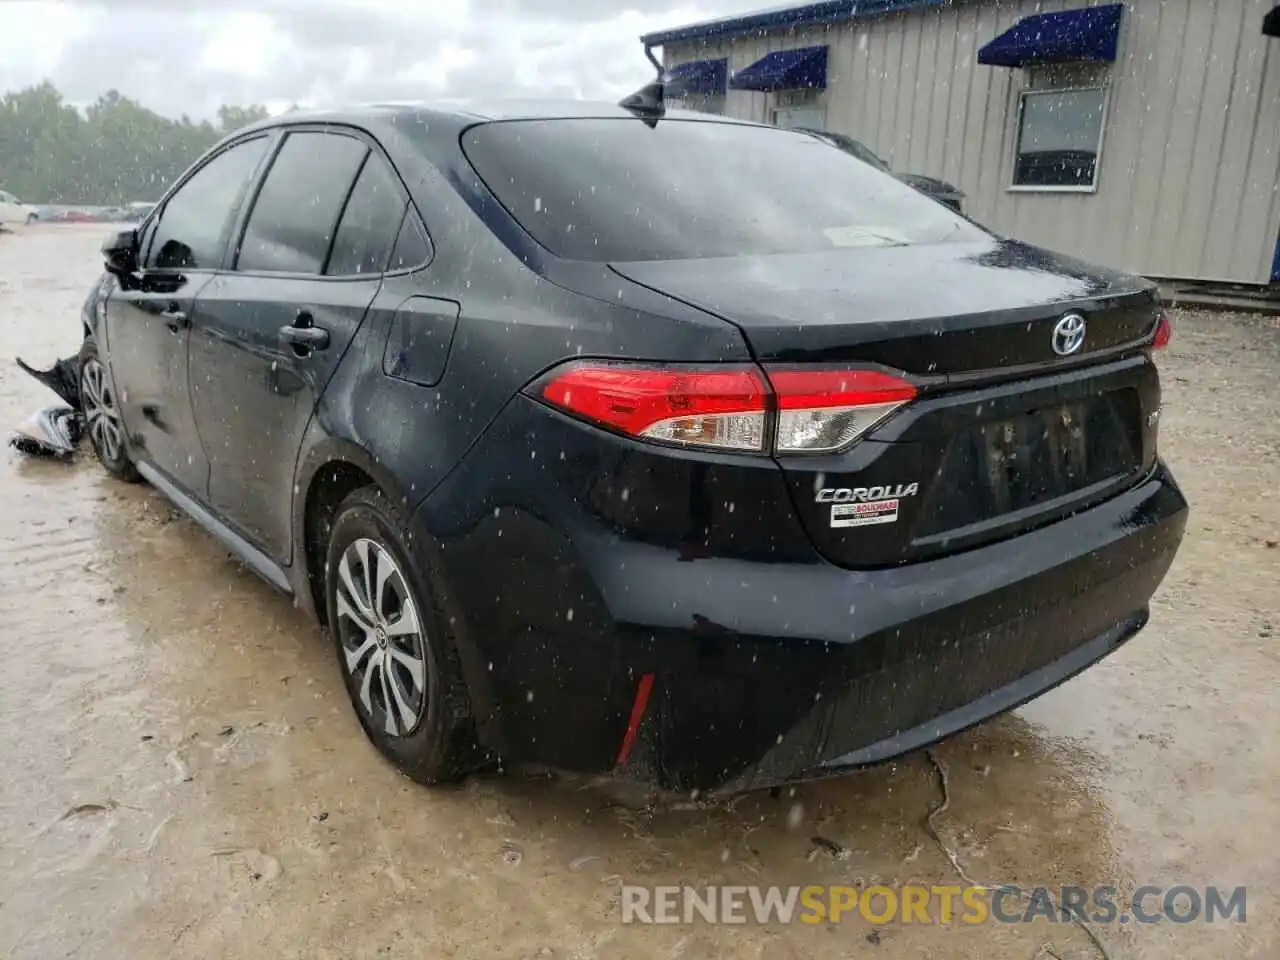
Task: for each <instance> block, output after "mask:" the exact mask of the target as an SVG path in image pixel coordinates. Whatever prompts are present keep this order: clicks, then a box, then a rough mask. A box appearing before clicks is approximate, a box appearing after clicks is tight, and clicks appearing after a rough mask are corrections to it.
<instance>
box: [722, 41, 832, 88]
mask: <svg viewBox="0 0 1280 960" xmlns="http://www.w3.org/2000/svg"><path fill="white" fill-rule="evenodd" d="M826 85H827V48H826V47H825V46H821V47H800V48H799V49H795V50H775V51H774V52H773V53H767V54H765V55H764V56H763V57H761V58H760V59H759V60H757V61H756V62H755V63H753V64H751V66H749V67H743V68H742V69H741V70H735V71H734V72H733V75H732V76H731V77H729V88H730V89H731V90H756V91H760V92H767V91H769V90H821V89H823V88H824V87H826Z"/></svg>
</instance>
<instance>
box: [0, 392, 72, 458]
mask: <svg viewBox="0 0 1280 960" xmlns="http://www.w3.org/2000/svg"><path fill="white" fill-rule="evenodd" d="M83 434H84V418H83V417H82V416H81V415H80V413H79V412H78V411H75V410H72V409H71V408H70V407H64V406H61V405H59V406H53V407H45V408H44V409H43V410H37V411H36V412H35V413H33V414H32V415H31V416H29V417H28V418H27V419H26V420H24V421H22V423H20V424H18V426H17V427H16V428H15V429H14V431H13V433H12V434H11V435H10V437H9V446H11V447H13V448H14V449H15V450H20V451H22V452H23V453H28V454H31V455H32V456H37V457H58V458H61V459H67V458H69V457H71V455H72V454H74V453H75V452H76V447H77V446H78V445H79V443H80V437H81V436H83Z"/></svg>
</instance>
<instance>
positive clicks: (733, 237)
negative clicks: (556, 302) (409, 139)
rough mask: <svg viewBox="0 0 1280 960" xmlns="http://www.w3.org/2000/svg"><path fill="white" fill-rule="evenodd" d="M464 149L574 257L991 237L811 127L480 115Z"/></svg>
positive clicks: (551, 241) (525, 215)
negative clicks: (487, 119) (486, 118)
mask: <svg viewBox="0 0 1280 960" xmlns="http://www.w3.org/2000/svg"><path fill="white" fill-rule="evenodd" d="M462 146H463V149H464V150H465V151H466V154H467V157H468V159H469V160H470V162H471V164H472V165H473V166H474V167H475V169H476V172H477V173H478V174H479V175H480V177H481V179H482V180H483V181H484V182H485V183H486V184H487V185H488V187H489V189H490V190H491V191H493V193H494V194H495V195H496V196H497V198H498V200H499V201H500V202H501V203H502V204H503V206H504V207H506V209H507V210H508V211H510V213H511V215H512V216H513V217H514V218H515V219H516V220H517V221H518V222H519V223H520V224H521V225H522V226H523V227H524V228H525V230H526V231H528V233H529V234H531V235H532V236H533V238H534V239H535V240H537V241H538V242H539V243H540V244H542V245H543V246H544V247H546V248H547V249H548V250H550V251H551V252H552V253H554V254H556V255H557V256H560V257H564V258H566V259H570V260H595V261H608V260H618V261H625V260H687V259H695V258H700V257H733V256H762V255H768V254H784V253H810V252H818V251H826V250H833V249H837V248H841V247H866V246H878V247H883V246H907V245H914V244H925V243H944V242H949V241H963V240H970V241H972V240H982V239H986V238H987V236H988V235H987V234H986V233H985V232H984V231H982V230H981V228H979V227H977V226H975V225H974V224H972V223H970V222H969V221H967V220H965V219H963V218H961V217H958V216H956V215H955V214H954V213H953V212H951V211H948V210H946V209H945V208H944V207H942V206H941V205H940V204H938V203H935V202H934V201H933V200H931V199H929V198H928V197H926V196H924V195H923V194H921V193H919V192H918V191H916V190H914V189H912V188H911V187H909V186H907V185H906V184H904V183H902V182H900V181H899V180H897V179H895V178H894V177H892V176H890V175H889V174H886V173H884V172H883V171H880V170H877V169H875V168H874V167H872V166H871V165H870V164H867V163H864V162H863V161H861V160H859V159H857V158H856V157H853V156H851V155H850V154H848V153H846V152H844V151H843V150H837V149H833V148H832V147H831V146H830V144H827V143H824V142H822V141H820V140H818V139H817V138H816V137H813V136H811V135H809V134H807V133H799V132H794V131H790V130H779V129H776V128H772V127H763V126H754V125H747V124H737V123H723V122H719V121H700V120H671V119H668V120H663V121H660V122H659V123H658V124H657V126H655V127H653V128H650V127H648V126H646V125H645V124H643V123H641V122H639V121H638V120H632V119H626V118H618V119H563V120H518V121H500V122H496V123H484V124H479V125H477V126H474V127H472V128H470V129H469V130H468V131H467V132H466V133H465V134H463V137H462Z"/></svg>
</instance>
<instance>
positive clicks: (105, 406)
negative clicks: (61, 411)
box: [77, 337, 142, 483]
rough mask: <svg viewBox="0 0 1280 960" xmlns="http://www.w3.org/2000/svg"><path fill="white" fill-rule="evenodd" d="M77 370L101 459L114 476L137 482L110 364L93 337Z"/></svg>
mask: <svg viewBox="0 0 1280 960" xmlns="http://www.w3.org/2000/svg"><path fill="white" fill-rule="evenodd" d="M78 370H79V372H78V374H77V376H78V380H79V388H80V407H81V409H82V410H83V411H84V416H85V427H86V430H87V432H88V434H89V442H90V443H92V444H93V452H94V453H96V454H97V455H98V462H99V463H101V464H102V466H103V467H104V468H105V469H106V471H107V473H109V474H111V475H112V476H113V477H116V478H117V479H119V480H123V481H125V482H126V483H137V482H138V481H140V480H141V479H142V477H141V475H139V473H138V470H137V468H136V467H135V466H134V465H133V461H132V460H130V459H129V453H128V451H127V450H126V449H125V446H126V444H125V431H124V422H123V421H122V420H121V419H120V408H119V405H118V404H117V403H116V399H115V387H114V385H113V384H112V382H111V374H110V372H109V371H108V370H107V365H106V364H105V363H103V362H102V360H101V359H100V358H99V357H98V344H97V342H96V341H95V340H94V339H93V337H85V338H84V343H83V344H82V345H81V347H80V362H79V365H78ZM113 438H114V441H113Z"/></svg>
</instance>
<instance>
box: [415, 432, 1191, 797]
mask: <svg viewBox="0 0 1280 960" xmlns="http://www.w3.org/2000/svg"><path fill="white" fill-rule="evenodd" d="M564 430H565V433H564V434H563V435H562V436H559V437H558V438H557V440H556V442H554V443H551V444H548V443H547V442H546V441H547V437H546V436H545V435H543V436H541V437H538V436H532V435H529V434H527V433H523V430H522V428H521V427H520V425H519V424H518V423H517V424H516V429H514V430H513V431H511V433H510V435H509V436H508V437H507V438H506V439H505V441H503V442H505V443H506V444H507V446H506V456H505V457H504V458H503V463H504V464H507V465H510V464H512V463H515V464H519V463H521V461H522V457H521V456H520V446H519V445H520V444H521V443H524V442H527V443H528V444H529V445H530V450H531V452H535V451H539V450H541V451H544V452H545V451H547V450H556V449H557V448H558V449H561V450H564V451H566V453H565V454H562V457H561V462H566V461H567V462H568V463H569V464H572V463H573V460H574V457H573V454H574V449H573V446H572V444H573V442H574V440H573V437H574V436H575V433H576V432H580V431H581V430H582V428H581V427H579V426H576V425H573V426H565V427H564ZM513 447H514V449H513ZM530 463H531V464H532V465H533V466H531V467H529V468H528V472H527V473H521V472H516V473H514V474H511V475H508V477H507V482H509V483H510V484H511V487H510V488H508V489H507V490H506V491H503V490H502V489H498V490H496V491H495V492H494V493H493V494H491V496H492V497H493V498H495V500H496V502H497V503H501V504H503V505H501V506H492V507H490V506H489V505H488V504H484V505H482V506H481V507H480V508H479V509H481V510H483V511H484V518H483V520H477V519H474V518H473V519H468V518H467V517H466V516H465V514H466V513H467V512H469V511H468V510H465V509H463V506H462V505H463V504H464V503H469V501H470V500H472V499H474V491H475V490H476V489H478V488H479V489H485V488H486V487H487V486H488V485H489V484H490V480H489V479H488V478H482V477H479V476H475V475H469V471H470V470H471V469H473V468H474V464H472V465H471V466H470V467H465V466H464V469H462V470H460V471H458V472H457V473H456V474H455V475H454V476H453V477H451V478H450V482H449V483H447V484H446V485H445V489H442V490H440V491H437V493H436V494H434V495H433V496H432V498H430V499H429V501H428V502H427V504H426V505H424V510H425V512H423V511H420V514H421V517H420V519H421V522H422V523H423V524H424V527H425V528H427V529H429V530H430V531H431V537H432V538H433V539H434V540H435V541H436V542H440V543H442V557H441V559H442V561H443V562H444V565H445V567H446V568H447V571H448V579H449V582H450V584H451V589H450V595H451V597H452V602H454V603H456V607H455V610H456V616H457V617H458V619H459V622H460V624H461V622H463V621H465V627H460V631H459V645H460V647H462V648H463V654H464V666H465V667H466V669H467V674H468V682H469V684H470V686H471V692H472V698H473V701H475V703H476V707H477V712H478V714H479V716H478V719H479V721H480V728H481V732H482V738H483V739H484V741H485V742H486V744H487V745H489V746H490V747H491V748H493V749H494V750H496V751H498V752H500V753H502V754H504V755H505V756H507V757H508V758H509V759H512V760H524V761H530V762H536V763H541V764H547V765H550V766H557V767H564V768H570V769H575V770H582V771H597V772H606V771H610V770H612V771H613V772H615V773H617V774H619V775H621V776H625V777H628V778H635V779H640V780H646V781H651V782H654V783H657V784H658V785H660V786H662V787H665V788H668V789H678V790H699V791H712V790H719V789H726V790H741V789H751V788H757V787H762V786H767V785H773V784H777V783H781V782H787V781H793V780H800V779H810V778H816V777H822V776H828V775H831V774H834V773H838V772H840V771H843V770H847V769H850V768H853V767H858V766H861V765H864V764H869V763H874V762H878V761H882V760H885V759H888V758H890V757H893V756H897V755H899V754H901V753H903V752H905V751H909V750H912V749H916V748H919V747H921V746H923V745H925V744H928V743H931V742H933V741H936V740H937V739H939V738H941V737H945V736H947V735H949V734H951V733H954V732H956V731H958V730H960V729H963V728H965V727H967V726H970V725H972V724H974V723H977V722H979V721H981V720H983V719H985V718H987V717H989V716H992V715H994V714H996V713H999V712H1002V711H1004V710H1008V709H1010V708H1012V707H1014V706H1017V705H1018V704H1020V703H1022V702H1025V701H1026V700H1028V699H1031V698H1032V697H1035V696H1036V695H1038V694H1040V693H1042V692H1044V691H1045V690H1048V689H1050V688H1051V687H1053V686H1055V685H1057V684H1059V683H1061V682H1062V681H1064V680H1066V679H1068V678H1069V677H1071V676H1073V675H1074V674H1076V673H1078V672H1079V671H1081V670H1083V669H1084V668H1085V667H1087V666H1089V665H1090V664H1091V663H1093V662H1095V661H1097V660H1098V659H1100V658H1102V657H1104V656H1106V655H1107V654H1108V653H1110V652H1111V651H1112V650H1114V649H1116V648H1117V647H1118V646H1119V645H1120V644H1122V643H1123V642H1124V641H1126V640H1127V639H1129V638H1130V637H1131V636H1133V635H1134V634H1135V633H1136V632H1137V631H1138V630H1140V629H1141V627H1142V626H1143V625H1144V624H1145V622H1146V619H1147V605H1148V601H1149V600H1150V598H1151V596H1152V594H1153V593H1154V592H1155V590H1156V588H1157V587H1158V586H1159V584H1160V582H1161V580H1162V579H1163V578H1164V576H1165V573H1166V572H1167V570H1168V569H1169V566H1170V564H1171V563H1172V561H1173V558H1174V554H1175V553H1176V551H1177V548H1178V545H1179V544H1180V542H1181V540H1182V536H1183V531H1184V528H1185V524H1186V515H1187V504H1186V501H1185V499H1184V498H1183V496H1182V494H1181V492H1180V491H1179V490H1178V488H1177V486H1176V484H1175V482H1174V481H1173V479H1172V477H1171V476H1170V474H1169V473H1168V471H1167V470H1166V469H1165V467H1164V466H1163V465H1162V464H1161V465H1158V466H1157V468H1156V470H1155V471H1154V472H1153V473H1152V474H1151V475H1149V476H1148V477H1147V479H1145V480H1144V481H1143V482H1142V483H1140V484H1138V485H1136V486H1134V487H1133V488H1131V489H1129V490H1127V491H1125V492H1124V493H1122V494H1120V495H1118V496H1116V497H1114V498H1113V499H1111V500H1108V501H1106V502H1104V503H1102V504H1099V505H1097V506H1095V507H1092V508H1091V509H1088V510H1085V511H1082V512H1080V513H1078V514H1076V515H1074V516H1072V517H1069V518H1067V519H1064V520H1060V521H1058V522H1056V523H1053V524H1050V525H1047V526H1044V527H1041V528H1039V529H1036V530H1033V531H1031V532H1028V533H1024V534H1022V535H1020V536H1017V537H1015V538H1012V539H1009V540H1005V541H1002V542H999V543H994V544H990V545H988V546H984V547H981V548H977V549H972V550H968V551H965V552H963V553H959V554H955V555H952V556H947V557H943V558H940V559H936V560H930V561H926V562H919V563H914V564H909V565H906V566H901V567H897V568H891V569H882V570H873V571H851V570H846V569H843V568H840V567H837V566H834V565H832V564H829V563H826V562H825V561H822V560H821V559H819V558H818V557H817V556H816V554H812V553H810V554H808V555H807V557H805V556H802V555H800V554H799V553H797V552H796V551H795V550H791V551H790V552H791V555H790V556H789V558H788V559H787V560H786V561H785V562H766V561H764V560H762V559H760V558H759V557H751V556H743V557H739V558H733V557H725V556H719V555H717V556H704V555H700V554H699V553H698V552H697V551H696V550H695V551H685V550H679V549H673V548H672V546H671V545H670V544H667V543H663V542H651V541H650V542H645V541H643V540H640V539H637V538H636V537H634V536H631V535H628V534H627V533H626V532H625V531H624V532H619V530H618V528H617V526H616V524H615V525H609V524H604V523H601V522H600V518H599V516H598V515H591V516H588V515H587V512H584V501H587V502H589V501H590V499H591V497H590V495H589V494H584V493H583V491H582V489H581V488H580V487H578V486H577V483H576V480H575V478H574V476H573V474H572V469H571V467H570V468H567V469H568V472H567V473H563V474H562V473H557V474H556V475H557V477H558V483H557V484H556V486H555V490H557V491H559V493H558V494H557V493H554V492H550V491H548V490H539V492H538V493H537V496H536V499H537V500H539V501H540V502H539V503H537V504H536V505H534V504H530V503H526V504H524V505H521V504H520V503H518V502H513V501H517V500H519V499H520V496H517V495H516V494H515V492H514V491H516V490H519V491H523V492H524V493H526V494H527V492H528V491H529V490H530V489H532V488H537V487H538V484H537V481H536V480H535V478H534V473H533V471H535V470H537V469H539V468H541V467H542V464H538V463H537V458H536V457H530ZM593 463H594V462H593ZM595 469H596V467H595V466H594V465H592V466H591V467H590V470H595ZM779 473H780V472H779ZM763 479H764V478H763V475H762V477H761V478H759V480H758V481H757V482H756V484H755V489H760V488H761V483H762V482H763ZM701 482H704V483H705V482H708V481H707V480H706V477H705V476H704V477H703V478H702V481H701ZM778 483H779V484H781V480H780V479H779V481H778ZM450 488H452V490H451V489H450ZM522 495H523V494H522ZM474 509H475V508H472V510H474ZM755 509H756V510H763V509H767V507H766V505H765V504H764V501H762V502H761V503H760V504H757V505H756V507H755ZM780 509H781V507H780ZM464 531H465V532H464Z"/></svg>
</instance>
